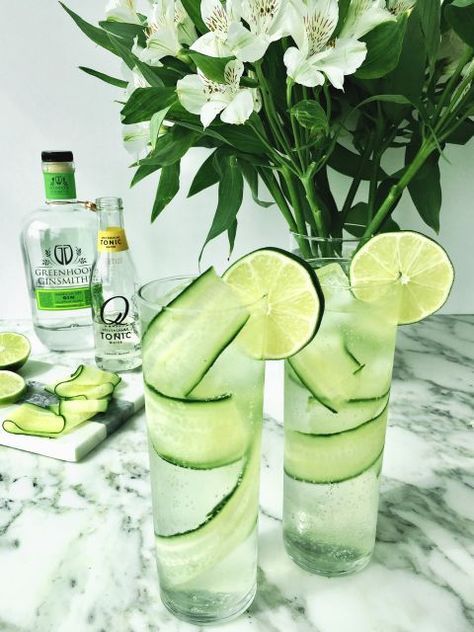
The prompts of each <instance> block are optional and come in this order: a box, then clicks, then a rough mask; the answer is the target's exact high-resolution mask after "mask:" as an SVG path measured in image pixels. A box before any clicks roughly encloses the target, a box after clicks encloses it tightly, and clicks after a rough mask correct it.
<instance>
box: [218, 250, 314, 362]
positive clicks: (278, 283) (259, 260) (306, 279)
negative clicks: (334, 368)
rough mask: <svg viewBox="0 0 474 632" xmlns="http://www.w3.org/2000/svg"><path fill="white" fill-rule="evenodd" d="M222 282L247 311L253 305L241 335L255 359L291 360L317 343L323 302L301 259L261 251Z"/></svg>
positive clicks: (238, 264) (234, 267) (244, 260)
mask: <svg viewBox="0 0 474 632" xmlns="http://www.w3.org/2000/svg"><path fill="white" fill-rule="evenodd" d="M222 278H223V279H224V281H225V282H226V283H228V284H229V285H230V286H231V287H232V288H234V290H236V292H237V293H238V294H239V296H240V297H241V299H242V300H243V302H244V303H245V304H246V305H249V304H254V307H253V308H251V309H250V312H251V316H250V319H249V321H248V322H247V324H246V325H245V327H244V329H243V330H242V333H241V341H242V343H243V344H244V346H245V348H246V350H247V351H248V352H249V353H250V354H251V355H252V356H253V357H254V358H258V359H260V360H278V359H281V358H288V357H290V356H292V355H294V354H295V353H297V352H298V351H300V350H301V349H302V348H303V347H304V346H305V345H307V344H308V342H310V341H311V340H312V339H313V338H314V336H315V334H316V332H317V330H318V328H319V325H320V322H321V318H322V315H323V311H324V298H323V293H322V291H321V288H320V286H319V282H318V279H317V277H316V274H315V272H314V270H313V269H312V268H311V267H310V266H309V265H308V264H307V263H305V262H304V261H303V260H302V259H300V258H299V257H295V256H294V255H291V254H290V253H288V252H285V251H284V250H279V249H277V248H263V249H262V250H256V251H255V252H252V253H250V254H248V255H246V256H245V257H243V258H242V259H239V261H237V262H236V263H234V264H233V265H232V266H231V267H230V268H229V269H228V270H227V271H226V272H225V273H224V275H223V277H222ZM259 299H261V300H259Z"/></svg>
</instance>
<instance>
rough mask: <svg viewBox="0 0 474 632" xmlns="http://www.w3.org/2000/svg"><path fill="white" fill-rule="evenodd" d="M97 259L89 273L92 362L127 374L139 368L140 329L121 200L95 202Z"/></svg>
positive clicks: (134, 277) (108, 199) (107, 199)
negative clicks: (94, 353) (93, 349)
mask: <svg viewBox="0 0 474 632" xmlns="http://www.w3.org/2000/svg"><path fill="white" fill-rule="evenodd" d="M96 206H97V215H98V218H99V234H98V240H97V250H98V256H97V261H96V263H95V266H94V268H93V270H92V277H91V289H92V313H93V321H94V337H95V349H96V355H95V360H96V364H97V366H99V367H100V368H101V369H105V370H106V371H129V370H131V369H135V368H137V367H139V366H140V365H141V355H140V330H139V319H138V311H137V306H136V300H135V295H136V291H137V290H138V284H137V280H136V272H135V266H134V265H133V261H132V257H131V255H130V251H129V249H128V244H127V238H126V236H125V230H124V228H123V206H122V200H121V199H120V198H116V197H103V198H99V199H98V200H96Z"/></svg>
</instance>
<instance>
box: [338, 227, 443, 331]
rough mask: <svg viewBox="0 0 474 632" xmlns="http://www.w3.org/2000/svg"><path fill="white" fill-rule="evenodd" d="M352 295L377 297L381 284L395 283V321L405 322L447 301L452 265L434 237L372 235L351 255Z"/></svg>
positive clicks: (415, 234) (410, 234)
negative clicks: (397, 302)
mask: <svg viewBox="0 0 474 632" xmlns="http://www.w3.org/2000/svg"><path fill="white" fill-rule="evenodd" d="M350 278H351V283H352V285H353V286H354V288H355V289H354V290H353V291H354V294H355V296H356V297H357V298H358V299H360V300H363V301H371V300H376V299H377V298H378V295H379V292H380V284H384V283H385V284H386V283H390V282H393V283H398V285H399V287H400V291H401V296H400V313H399V320H398V323H399V324H400V325H408V324H410V323H416V322H419V321H420V320H423V319H424V318H426V317H427V316H430V315H431V314H434V312H436V311H437V310H438V309H439V308H440V307H442V306H443V305H444V303H445V302H446V300H447V298H448V296H449V293H450V291H451V287H452V285H453V281H454V268H453V264H452V263H451V261H450V260H449V257H448V255H447V254H446V252H445V250H444V249H443V248H442V247H441V246H440V245H439V244H437V243H436V242H435V241H434V240H432V239H430V238H428V237H426V236H425V235H422V234H421V233H416V232H413V231H400V232H397V233H382V234H380V235H376V236H375V237H372V239H370V240H369V241H368V242H367V243H366V244H364V245H363V246H362V247H361V248H360V249H359V250H358V251H357V252H356V253H355V255H354V257H353V258H352V261H351V266H350Z"/></svg>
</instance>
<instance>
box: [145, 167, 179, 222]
mask: <svg viewBox="0 0 474 632" xmlns="http://www.w3.org/2000/svg"><path fill="white" fill-rule="evenodd" d="M179 172H180V162H179V160H178V161H177V162H175V163H173V164H172V165H167V166H165V167H163V168H162V169H161V175H160V181H159V183H158V189H157V191H156V197H155V203H154V204H153V209H152V211H151V221H152V222H154V221H155V219H156V218H157V217H158V215H159V214H160V213H161V212H162V211H163V210H164V209H165V208H166V207H167V206H168V204H169V203H170V202H171V200H172V199H173V198H174V196H175V195H176V194H177V193H178V191H179Z"/></svg>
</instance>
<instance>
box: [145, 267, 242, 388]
mask: <svg viewBox="0 0 474 632" xmlns="http://www.w3.org/2000/svg"><path fill="white" fill-rule="evenodd" d="M170 308H171V309H170ZM248 318H249V312H248V310H247V309H246V308H245V307H243V306H242V304H241V302H240V301H239V299H238V297H237V294H236V293H235V292H234V290H232V289H231V288H230V287H229V286H228V285H227V284H226V283H224V281H222V279H220V278H219V277H218V276H217V274H216V272H215V271H214V269H213V268H209V270H207V271H206V272H204V273H203V274H201V276H200V277H198V278H197V279H195V280H194V281H193V282H192V283H191V284H190V285H188V286H187V287H186V289H185V290H183V291H182V292H181V294H180V295H179V296H178V297H177V298H175V299H174V300H173V301H171V303H169V304H168V306H167V308H166V307H165V308H164V309H162V310H161V311H160V312H159V314H157V316H155V318H154V319H153V320H152V321H151V323H150V324H149V325H148V329H147V330H146V332H145V335H144V338H143V352H142V353H143V373H144V375H145V377H146V381H147V383H148V384H149V385H150V386H152V387H153V388H155V389H156V390H157V391H158V392H159V393H162V394H163V395H166V396H168V397H178V398H183V397H186V395H188V394H189V393H190V392H191V391H192V390H193V388H194V387H195V386H196V385H197V384H198V383H199V382H200V381H201V379H202V378H203V376H204V375H205V374H206V372H207V371H208V369H209V368H210V367H211V366H212V364H213V363H214V362H215V360H216V358H217V357H218V356H219V355H220V354H221V353H222V351H223V350H224V349H225V348H226V347H227V346H228V345H229V344H230V343H231V342H232V341H233V340H234V338H235V337H236V336H237V334H238V333H239V332H240V330H241V329H242V327H243V326H244V325H245V323H246V322H247V320H248Z"/></svg>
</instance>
